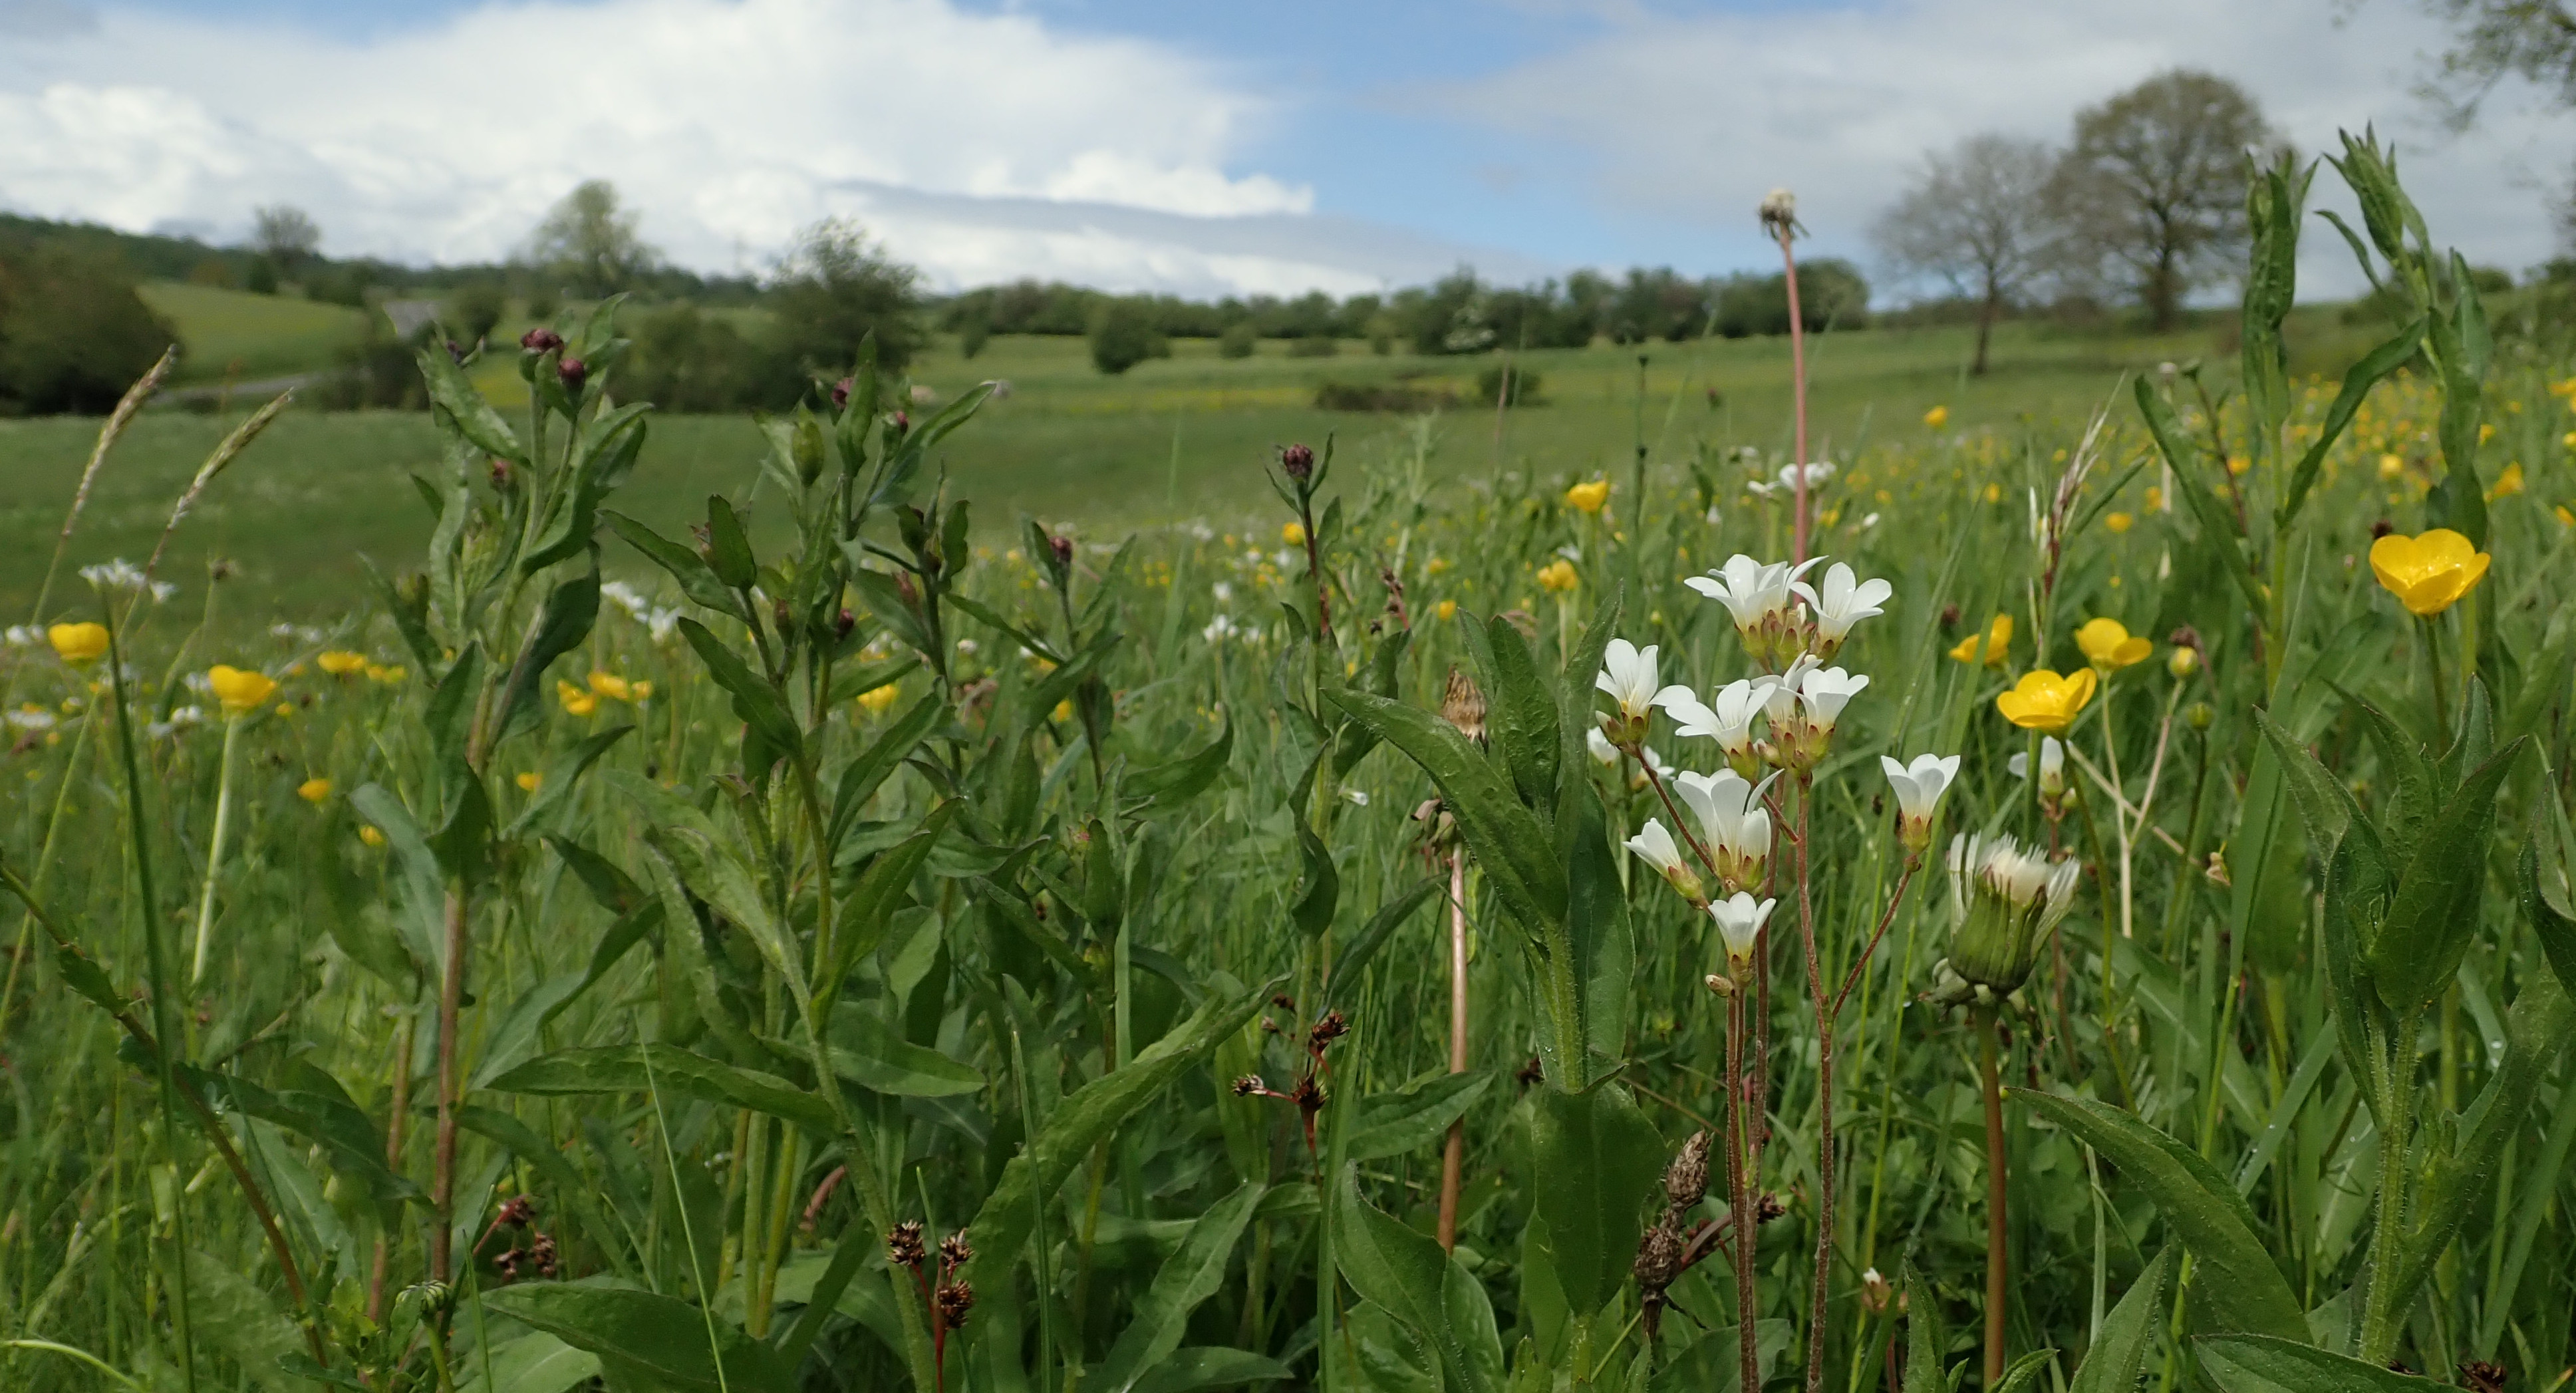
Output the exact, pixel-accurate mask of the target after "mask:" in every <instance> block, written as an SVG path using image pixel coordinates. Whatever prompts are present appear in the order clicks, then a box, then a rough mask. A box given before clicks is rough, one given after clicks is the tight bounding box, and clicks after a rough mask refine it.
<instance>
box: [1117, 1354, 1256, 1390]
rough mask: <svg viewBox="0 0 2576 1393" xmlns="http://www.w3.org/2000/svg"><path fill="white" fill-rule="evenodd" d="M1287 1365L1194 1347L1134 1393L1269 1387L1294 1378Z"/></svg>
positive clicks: (1174, 1356) (1145, 1379)
mask: <svg viewBox="0 0 2576 1393" xmlns="http://www.w3.org/2000/svg"><path fill="white" fill-rule="evenodd" d="M1293 1376H1294V1374H1293V1372H1292V1371H1291V1370H1290V1369H1289V1368H1288V1366H1287V1365H1285V1364H1282V1363H1280V1362H1279V1361H1278V1360H1276V1359H1273V1358H1271V1357H1270V1356H1268V1355H1266V1354H1255V1353H1253V1352H1252V1351H1250V1350H1248V1349H1226V1348H1223V1347H1221V1346H1215V1345H1197V1346H1193V1347H1191V1348H1189V1349H1178V1350H1174V1351H1172V1353H1171V1354H1170V1355H1169V1356H1168V1357H1166V1358H1165V1359H1164V1360H1163V1362H1162V1363H1160V1364H1157V1365H1155V1366H1154V1369H1153V1371H1152V1372H1151V1373H1148V1374H1146V1375H1145V1377H1143V1378H1142V1379H1139V1380H1138V1381H1137V1383H1136V1390H1135V1393H1198V1390H1199V1389H1202V1388H1233V1387H1235V1386H1237V1385H1240V1384H1247V1383H1258V1384H1269V1383H1275V1382H1278V1381H1280V1380H1283V1379H1287V1378H1291V1377H1293Z"/></svg>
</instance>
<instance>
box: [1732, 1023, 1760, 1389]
mask: <svg viewBox="0 0 2576 1393" xmlns="http://www.w3.org/2000/svg"><path fill="white" fill-rule="evenodd" d="M1726 1096H1727V1105H1726V1116H1727V1137H1726V1210H1727V1213H1728V1215H1729V1216H1730V1217H1732V1218H1733V1219H1734V1221H1735V1237H1734V1241H1733V1244H1732V1247H1733V1250H1734V1258H1735V1345H1736V1355H1737V1357H1738V1358H1739V1359H1740V1360H1741V1361H1742V1375H1743V1382H1741V1383H1739V1384H1737V1385H1736V1386H1737V1387H1738V1388H1760V1387H1761V1386H1762V1379H1761V1360H1760V1357H1759V1350H1758V1349H1757V1347H1756V1345H1755V1341H1754V1334H1753V1314H1754V1309H1755V1307H1756V1306H1757V1305H1759V1304H1760V1303H1759V1301H1758V1300H1757V1298H1756V1295H1755V1293H1756V1290H1757V1288H1756V1287H1755V1285H1754V1278H1753V1247H1754V1244H1755V1242H1756V1234H1755V1230H1756V1229H1757V1228H1758V1227H1759V1223H1758V1221H1757V1220H1756V1219H1755V1217H1754V1213H1753V1195H1752V1188H1753V1187H1752V1177H1751V1176H1750V1175H1748V1174H1747V1173H1746V1172H1747V1170H1748V1169H1749V1156H1750V1152H1749V1150H1748V1149H1747V1146H1746V1143H1747V1142H1748V1141H1750V1140H1751V1128H1750V1127H1749V1126H1748V1125H1747V1123H1746V1120H1745V1115H1744V1113H1745V1107H1744V1101H1745V1100H1744V987H1743V984H1742V983H1741V982H1739V983H1737V985H1736V988H1735V993H1734V995H1732V996H1729V997H1728V998H1727V999H1726Z"/></svg>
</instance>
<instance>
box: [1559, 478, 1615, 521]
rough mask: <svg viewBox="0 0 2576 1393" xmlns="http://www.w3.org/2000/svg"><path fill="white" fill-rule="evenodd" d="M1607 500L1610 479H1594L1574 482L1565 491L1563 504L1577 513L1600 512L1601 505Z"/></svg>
mask: <svg viewBox="0 0 2576 1393" xmlns="http://www.w3.org/2000/svg"><path fill="white" fill-rule="evenodd" d="M1609 501H1610V481H1609V480H1607V479H1594V480H1591V481H1590V482H1588V483H1581V484H1576V485H1575V486H1574V487H1572V488H1570V489H1567V490H1566V491H1565V506H1567V507H1569V508H1572V509H1573V510H1574V511H1576V512H1578V513H1597V512H1600V511H1601V505H1602V504H1604V503H1607V502H1609Z"/></svg>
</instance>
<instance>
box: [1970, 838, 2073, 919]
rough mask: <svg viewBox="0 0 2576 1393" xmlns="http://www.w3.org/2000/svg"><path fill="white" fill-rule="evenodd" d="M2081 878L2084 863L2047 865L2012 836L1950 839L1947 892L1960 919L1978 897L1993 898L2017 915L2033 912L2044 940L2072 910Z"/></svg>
mask: <svg viewBox="0 0 2576 1393" xmlns="http://www.w3.org/2000/svg"><path fill="white" fill-rule="evenodd" d="M2083 874H2084V866H2083V863H2081V862H2078V861H2075V860H2073V859H2071V858H2070V859H2068V860H2064V861H2057V862H2051V861H2050V860H2049V859H2048V853H2046V852H2044V851H2042V850H2040V849H2039V848H2038V847H2032V848H2030V849H2029V850H2027V851H2025V850H2023V849H2022V848H2021V846H2020V844H2018V843H2016V842H2015V841H2014V840H2013V839H2012V836H2011V834H2010V833H2006V834H2004V835H2001V836H1996V837H1974V836H1967V837H1953V838H1951V839H1950V886H1951V889H1952V890H1953V891H1954V892H1955V893H1956V894H1957V896H1958V902H1957V906H1956V907H1957V909H1958V912H1959V914H1960V916H1961V917H1962V918H1964V917H1966V915H1967V913H1968V911H1969V909H1970V907H1971V905H1972V902H1973V901H1974V900H1975V898H1976V897H1977V896H1978V895H1979V894H1985V895H1991V896H1993V897H1995V898H1996V899H1999V900H2001V901H2003V902H2004V903H2005V904H2006V905H2009V906H2010V907H2011V908H2012V909H2013V910H2014V911H2015V912H2016V913H2024V912H2030V911H2036V912H2037V914H2038V919H2037V920H2036V923H2035V928H2036V931H2037V932H2038V933H2043V934H2044V933H2046V932H2048V931H2049V930H2050V929H2053V928H2055V927H2057V923H2058V921H2059V920H2061V919H2064V918H2065V917H2066V912H2067V911H2068V910H2069V909H2072V908H2074V905H2075V883H2076V881H2078V880H2079V879H2081V878H2082V877H2083Z"/></svg>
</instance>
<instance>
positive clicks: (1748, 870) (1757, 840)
mask: <svg viewBox="0 0 2576 1393" xmlns="http://www.w3.org/2000/svg"><path fill="white" fill-rule="evenodd" d="M1778 777H1779V775H1778V774H1770V775H1766V776H1764V778H1763V780H1762V782H1760V783H1758V784H1755V783H1747V782H1746V781H1745V779H1744V776H1743V775H1741V774H1738V773H1736V772H1735V771H1734V770H1732V769H1721V770H1719V771H1717V773H1715V774H1713V775H1711V774H1681V775H1677V776H1675V777H1674V779H1673V785H1674V787H1676V788H1678V789H1680V790H1681V795H1682V804H1683V806H1685V807H1687V808H1689V809H1690V811H1691V816H1692V817H1693V818H1695V819H1696V820H1697V821H1698V822H1699V826H1700V832H1701V834H1702V835H1703V836H1704V837H1706V838H1707V840H1708V845H1709V851H1710V853H1711V854H1712V855H1713V856H1715V857H1716V859H1717V874H1718V878H1719V879H1721V880H1723V881H1725V882H1726V885H1727V888H1728V889H1730V890H1740V889H1742V888H1743V887H1745V886H1747V885H1752V884H1755V883H1757V882H1759V881H1760V880H1761V879H1762V867H1763V864H1764V863H1765V862H1766V861H1768V860H1769V859H1770V856H1771V814H1770V813H1769V811H1767V810H1766V809H1764V808H1763V806H1762V795H1763V794H1764V793H1765V792H1767V791H1768V790H1769V789H1770V787H1771V780H1773V779H1776V778H1778Z"/></svg>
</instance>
